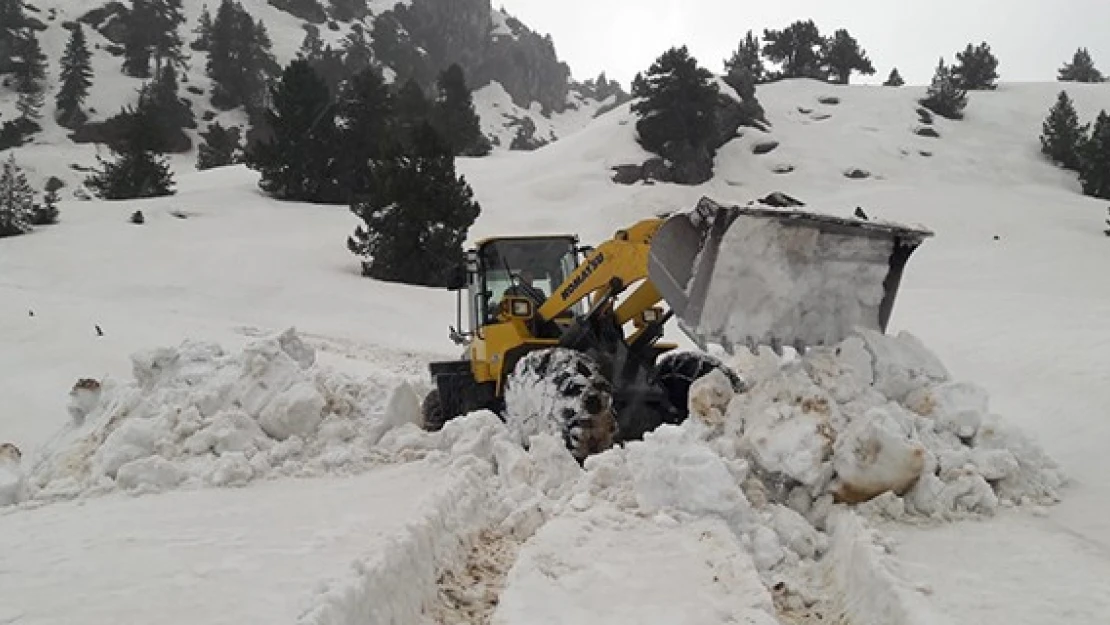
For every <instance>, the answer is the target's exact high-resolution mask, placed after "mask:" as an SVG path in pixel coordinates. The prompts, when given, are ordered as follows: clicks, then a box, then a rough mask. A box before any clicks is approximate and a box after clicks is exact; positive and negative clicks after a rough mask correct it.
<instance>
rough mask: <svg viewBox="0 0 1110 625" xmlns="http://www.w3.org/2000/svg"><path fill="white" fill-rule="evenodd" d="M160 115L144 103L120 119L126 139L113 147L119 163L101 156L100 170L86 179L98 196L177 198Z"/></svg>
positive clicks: (98, 159) (126, 111)
mask: <svg viewBox="0 0 1110 625" xmlns="http://www.w3.org/2000/svg"><path fill="white" fill-rule="evenodd" d="M156 115H157V112H156V110H155V109H154V108H153V107H150V106H144V105H143V103H142V102H140V106H139V108H137V109H135V110H134V111H131V110H125V111H124V112H123V113H122V114H121V115H119V116H118V118H119V119H120V123H122V124H123V125H124V126H123V133H124V134H123V137H121V139H120V141H119V142H118V143H117V144H116V145H114V146H111V150H112V152H113V153H114V154H115V155H116V160H115V162H108V161H106V160H104V159H103V158H101V157H100V156H97V157H96V159H97V162H98V163H99V164H100V169H99V170H97V171H95V172H94V173H93V174H92V175H90V176H88V177H87V178H86V179H85V184H86V185H87V186H88V187H89V188H90V189H92V190H93V192H94V193H96V195H98V196H99V197H101V198H103V199H106V200H126V199H134V198H146V197H160V196H164V195H173V193H174V191H173V187H174V177H173V172H172V171H170V167H169V164H168V163H167V162H166V160H165V157H164V156H163V154H162V152H163V150H162V148H161V146H160V145H159V143H160V142H161V141H163V140H164V138H163V137H162V136H161V131H160V129H159V120H158V119H157V117H156Z"/></svg>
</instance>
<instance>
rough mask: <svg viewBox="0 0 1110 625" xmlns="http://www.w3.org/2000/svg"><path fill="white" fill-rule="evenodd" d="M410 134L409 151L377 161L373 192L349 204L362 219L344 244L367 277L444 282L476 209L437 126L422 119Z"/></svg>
mask: <svg viewBox="0 0 1110 625" xmlns="http://www.w3.org/2000/svg"><path fill="white" fill-rule="evenodd" d="M413 139H414V150H412V151H411V152H406V151H404V150H401V149H400V148H399V146H395V147H394V148H393V149H391V150H390V152H389V153H388V154H387V155H386V157H384V158H383V159H381V160H380V161H378V162H377V163H376V164H375V166H374V168H373V171H372V175H373V177H374V182H373V185H372V186H373V187H374V188H375V189H377V190H378V191H377V193H374V194H372V195H369V196H366V197H363V198H360V199H359V200H358V201H355V202H352V203H351V211H352V212H353V213H354V214H355V215H357V216H358V217H359V218H360V219H361V220H362V221H363V224H360V225H359V226H358V227H357V228H356V230H355V232H354V234H353V235H352V236H350V237H348V239H347V248H348V249H349V250H350V251H351V253H353V254H355V255H356V256H359V257H362V258H363V259H364V260H363V263H362V267H363V274H364V275H366V276H368V277H370V278H374V279H377V280H384V281H389V282H400V283H404V284H415V285H421V286H430V287H443V286H447V285H448V284H450V279H451V274H452V273H453V271H454V270H455V268H457V267H458V266H459V265H460V264H461V263H462V262H463V260H464V252H463V243H465V241H466V237H467V233H468V231H469V229H470V227H471V226H472V225H473V224H474V222H475V221H476V220H477V218H478V215H479V214H480V212H481V207H480V205H479V204H478V203H477V202H475V201H474V199H473V196H474V194H473V191H472V190H471V188H470V185H469V184H467V182H466V179H465V177H463V176H460V175H457V174H456V172H455V157H454V155H453V154H452V149H451V146H450V145H448V144H447V143H445V142H444V141H442V139H441V138H440V137H439V136H438V133H437V132H436V131H435V129H434V128H432V126H431V125H430V124H429V123H427V122H424V123H422V124H421V125H420V126H419V127H418V128H417V129H416V130H415V132H414V137H413Z"/></svg>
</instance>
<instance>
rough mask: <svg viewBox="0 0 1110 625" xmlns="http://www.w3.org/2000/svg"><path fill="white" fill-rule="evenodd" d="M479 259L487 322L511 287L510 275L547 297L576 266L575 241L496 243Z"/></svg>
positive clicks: (484, 247)
mask: <svg viewBox="0 0 1110 625" xmlns="http://www.w3.org/2000/svg"><path fill="white" fill-rule="evenodd" d="M479 260H480V262H481V266H482V272H483V274H484V275H485V285H484V288H483V290H484V291H486V292H487V293H488V297H487V299H486V301H485V302H484V305H483V306H482V309H483V317H484V318H486V319H487V321H489V320H490V319H491V317H493V316H496V310H497V303H498V302H500V301H501V299H502V298H503V297H504V295H505V291H506V290H507V289H508V288H509V287H510V286H511V285H512V284H513V279H512V278H511V277H510V275H509V274H510V272H512V274H513V275H515V276H517V277H519V278H522V279H524V280H525V282H526V283H528V282H530V283H531V286H532V287H534V288H535V289H537V290H538V291H540V292H541V293H542V294H543V296H544V297H545V298H546V297H550V296H551V293H552V291H553V290H554V289H555V288H557V287H558V286H559V285H560V284H562V283H563V282H564V281H565V280H566V278H567V275H568V274H569V273H570V272H571V271H573V270H574V268H575V267H576V266H577V265H578V257H577V253H576V251H575V247H574V241H573V240H571V239H569V238H557V239H556V238H549V239H519V240H508V241H496V242H494V243H489V244H487V245H485V246H483V247H482V249H481V252H480V254H479Z"/></svg>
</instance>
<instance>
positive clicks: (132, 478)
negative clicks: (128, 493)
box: [116, 456, 186, 490]
mask: <svg viewBox="0 0 1110 625" xmlns="http://www.w3.org/2000/svg"><path fill="white" fill-rule="evenodd" d="M185 477H186V475H185V471H184V470H182V469H181V468H180V467H178V466H177V465H176V464H174V463H172V462H170V461H169V460H166V459H165V458H162V457H160V456H149V457H146V458H140V459H138V460H133V461H131V462H128V463H127V464H125V465H123V466H121V467H120V468H119V470H118V471H117V472H116V484H118V485H119V487H120V488H124V489H128V490H135V489H150V490H168V489H171V488H174V487H176V486H177V485H178V484H180V483H181V482H183V481H185Z"/></svg>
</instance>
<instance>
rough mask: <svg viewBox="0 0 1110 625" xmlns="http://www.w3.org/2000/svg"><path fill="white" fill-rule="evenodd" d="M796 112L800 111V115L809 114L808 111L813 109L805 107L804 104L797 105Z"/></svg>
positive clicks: (810, 111)
mask: <svg viewBox="0 0 1110 625" xmlns="http://www.w3.org/2000/svg"><path fill="white" fill-rule="evenodd" d="M798 112H799V113H801V114H802V115H809V114H810V113H812V112H813V109H811V108H806V107H804V106H799V107H798Z"/></svg>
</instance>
